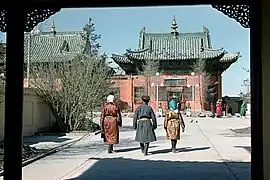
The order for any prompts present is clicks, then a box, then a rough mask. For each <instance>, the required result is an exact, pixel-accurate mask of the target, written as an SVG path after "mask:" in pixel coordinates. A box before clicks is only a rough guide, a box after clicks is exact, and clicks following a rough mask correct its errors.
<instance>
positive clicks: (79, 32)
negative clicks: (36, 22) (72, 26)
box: [25, 31, 84, 37]
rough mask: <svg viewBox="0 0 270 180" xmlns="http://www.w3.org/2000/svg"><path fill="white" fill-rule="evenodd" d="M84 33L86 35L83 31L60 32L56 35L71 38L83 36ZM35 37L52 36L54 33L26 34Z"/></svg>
mask: <svg viewBox="0 0 270 180" xmlns="http://www.w3.org/2000/svg"><path fill="white" fill-rule="evenodd" d="M82 33H84V32H83V31H62V32H58V31H57V33H56V34H55V36H63V35H67V36H71V35H82ZM29 34H31V35H33V36H39V37H42V36H45V37H47V36H51V35H52V33H51V32H39V33H37V34H32V33H31V32H25V35H29Z"/></svg>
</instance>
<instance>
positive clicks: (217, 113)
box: [216, 100, 222, 118]
mask: <svg viewBox="0 0 270 180" xmlns="http://www.w3.org/2000/svg"><path fill="white" fill-rule="evenodd" d="M216 115H217V117H218V118H220V117H221V116H222V104H221V101H220V100H218V101H217V104H216Z"/></svg>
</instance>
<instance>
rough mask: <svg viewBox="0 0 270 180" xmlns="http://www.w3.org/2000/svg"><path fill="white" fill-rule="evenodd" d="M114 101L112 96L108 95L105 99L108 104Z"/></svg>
mask: <svg viewBox="0 0 270 180" xmlns="http://www.w3.org/2000/svg"><path fill="white" fill-rule="evenodd" d="M113 101H114V95H109V96H108V97H107V102H108V103H112V102H113Z"/></svg>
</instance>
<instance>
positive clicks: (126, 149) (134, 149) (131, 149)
mask: <svg viewBox="0 0 270 180" xmlns="http://www.w3.org/2000/svg"><path fill="white" fill-rule="evenodd" d="M155 147H158V146H150V147H149V148H155ZM140 149H141V148H140V147H133V148H123V149H117V150H115V152H128V151H136V150H140Z"/></svg>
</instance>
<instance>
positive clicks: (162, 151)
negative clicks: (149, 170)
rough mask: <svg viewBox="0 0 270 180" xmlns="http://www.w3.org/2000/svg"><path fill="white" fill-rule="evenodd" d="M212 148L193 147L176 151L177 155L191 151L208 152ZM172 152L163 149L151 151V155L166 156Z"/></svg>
mask: <svg viewBox="0 0 270 180" xmlns="http://www.w3.org/2000/svg"><path fill="white" fill-rule="evenodd" d="M209 148H210V147H199V148H192V147H183V148H178V149H177V150H176V152H177V153H180V152H191V151H202V150H207V149H209ZM170 152H172V150H171V149H161V150H157V151H149V153H150V154H166V153H170Z"/></svg>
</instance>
